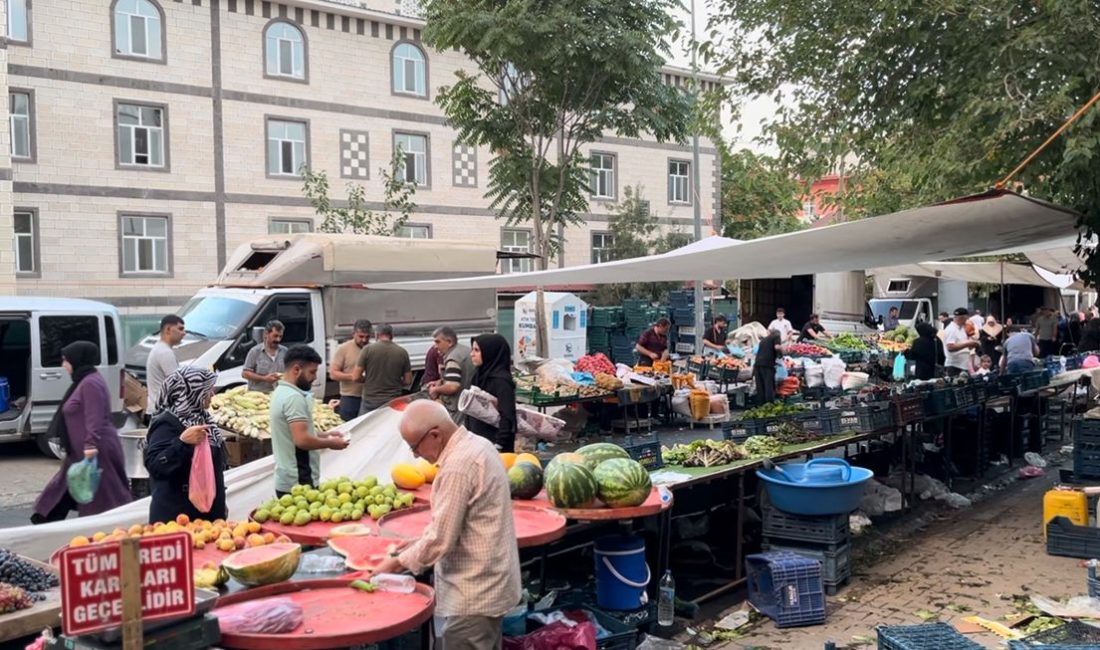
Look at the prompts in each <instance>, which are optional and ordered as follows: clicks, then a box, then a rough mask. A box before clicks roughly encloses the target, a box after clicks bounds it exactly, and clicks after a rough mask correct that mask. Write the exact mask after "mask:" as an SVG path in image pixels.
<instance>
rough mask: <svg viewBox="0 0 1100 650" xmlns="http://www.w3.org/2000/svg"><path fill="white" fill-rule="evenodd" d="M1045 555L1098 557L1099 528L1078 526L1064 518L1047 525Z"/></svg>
mask: <svg viewBox="0 0 1100 650" xmlns="http://www.w3.org/2000/svg"><path fill="white" fill-rule="evenodd" d="M1047 555H1062V556H1065V557H1077V558H1083V559H1086V560H1087V559H1092V558H1096V557H1100V528H1094V527H1092V526H1078V525H1076V524H1074V523H1073V522H1072V521H1070V520H1069V519H1067V518H1066V517H1055V518H1054V519H1051V520H1050V522H1049V523H1048V524H1047Z"/></svg>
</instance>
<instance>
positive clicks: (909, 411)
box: [894, 395, 924, 426]
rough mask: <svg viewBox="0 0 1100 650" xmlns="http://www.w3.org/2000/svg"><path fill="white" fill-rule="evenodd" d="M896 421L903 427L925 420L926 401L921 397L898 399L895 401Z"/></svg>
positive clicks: (912, 396)
mask: <svg viewBox="0 0 1100 650" xmlns="http://www.w3.org/2000/svg"><path fill="white" fill-rule="evenodd" d="M894 409H895V418H894V419H895V420H896V421H897V423H898V424H899V425H901V426H905V425H907V424H912V423H914V422H920V421H921V420H923V419H924V399H922V398H921V396H919V395H911V396H907V397H898V398H896V399H895V400H894Z"/></svg>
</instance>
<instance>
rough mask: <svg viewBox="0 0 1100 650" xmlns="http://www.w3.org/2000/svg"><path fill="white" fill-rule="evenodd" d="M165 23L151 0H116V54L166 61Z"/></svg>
mask: <svg viewBox="0 0 1100 650" xmlns="http://www.w3.org/2000/svg"><path fill="white" fill-rule="evenodd" d="M163 30H164V21H163V20H162V18H161V12H160V7H158V6H157V5H155V4H153V3H152V2H151V1H150V0H115V54H116V55H118V56H123V57H135V58H139V59H152V60H154V61H162V60H163V59H164V46H163V43H164V31H163Z"/></svg>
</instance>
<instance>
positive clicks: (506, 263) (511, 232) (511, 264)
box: [500, 228, 532, 273]
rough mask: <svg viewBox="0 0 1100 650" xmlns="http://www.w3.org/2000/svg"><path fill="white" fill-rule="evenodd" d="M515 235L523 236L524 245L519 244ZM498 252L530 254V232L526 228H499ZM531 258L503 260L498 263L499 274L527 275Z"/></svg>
mask: <svg viewBox="0 0 1100 650" xmlns="http://www.w3.org/2000/svg"><path fill="white" fill-rule="evenodd" d="M517 235H523V238H524V240H526V243H525V244H519V243H518V240H517ZM500 250H502V251H504V252H506V253H530V252H531V231H530V230H527V229H526V228H501V230H500ZM531 261H532V258H530V257H524V258H520V259H503V260H501V261H500V272H501V273H527V272H529V271H530V270H531Z"/></svg>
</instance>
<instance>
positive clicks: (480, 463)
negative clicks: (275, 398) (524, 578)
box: [375, 400, 521, 650]
mask: <svg viewBox="0 0 1100 650" xmlns="http://www.w3.org/2000/svg"><path fill="white" fill-rule="evenodd" d="M399 428H400V431H401V437H402V438H404V439H405V442H406V443H407V444H408V445H409V448H410V449H412V452H413V454H415V455H417V456H419V457H420V458H424V459H426V460H428V461H429V462H433V463H438V464H439V474H438V475H436V477H435V481H434V482H433V483H432V521H431V523H429V524H428V527H427V528H426V529H425V530H424V533H423V534H422V535H421V536H420V539H418V540H416V541H415V542H413V543H412V544H411V545H409V546H408V547H407V548H406V549H405V550H404V551H402V552H400V553H399V554H397V555H396V557H392V558H390V559H387V560H385V561H384V562H383V563H382V564H381V565H380V566H379V567H378V568H377V569H376V570H375V573H394V572H399V571H403V570H408V571H411V572H412V573H414V574H415V573H421V572H423V571H424V570H425V569H427V568H428V567H430V566H435V613H436V615H437V616H442V617H443V621H444V622H443V629H442V632H441V634H440V636H441V641H442V648H443V650H467V649H468V650H487V649H489V648H499V647H500V646H501V622H502V621H503V619H504V614H505V613H506V612H507V611H508V610H510V609H512V608H513V607H515V606H516V605H517V604H519V600H520V595H521V586H520V570H519V550H518V548H517V546H516V543H515V539H516V531H515V525H514V524H513V522H512V498H511V490H510V489H509V485H508V474H507V473H506V472H505V470H504V463H502V462H501V461H500V455H499V454H498V453H497V450H496V448H495V447H494V446H493V443H491V442H489V441H488V440H487V439H485V438H482V437H481V436H476V435H474V434H472V433H470V432H469V431H467V430H466V428H465V427H461V426H458V425H456V424H455V423H454V421H452V420H451V416H450V413H448V412H447V409H446V407H444V406H443V405H442V404H440V403H438V402H433V401H430V400H418V401H415V402H412V403H411V404H409V405H408V407H407V408H406V409H405V413H404V415H403V416H402V418H401V425H400V427H399Z"/></svg>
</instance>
